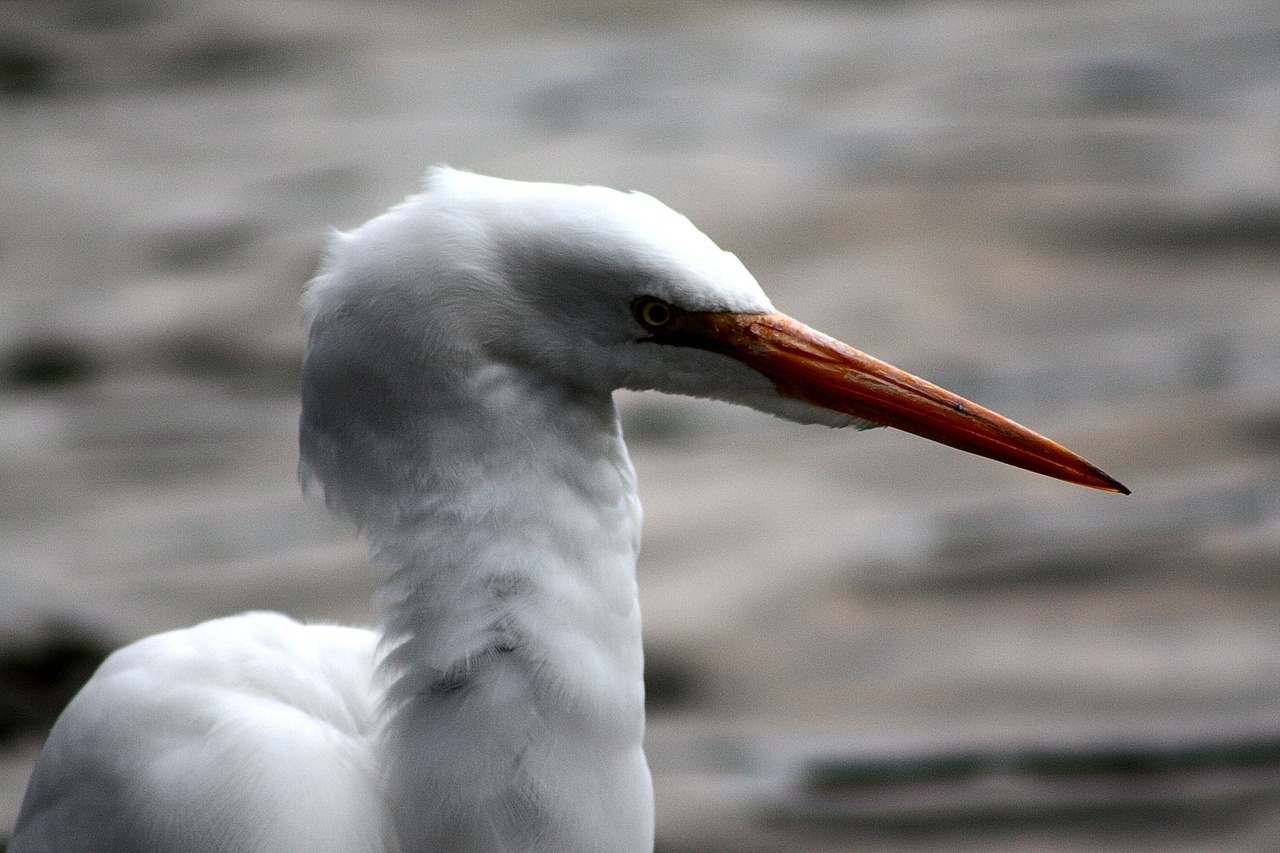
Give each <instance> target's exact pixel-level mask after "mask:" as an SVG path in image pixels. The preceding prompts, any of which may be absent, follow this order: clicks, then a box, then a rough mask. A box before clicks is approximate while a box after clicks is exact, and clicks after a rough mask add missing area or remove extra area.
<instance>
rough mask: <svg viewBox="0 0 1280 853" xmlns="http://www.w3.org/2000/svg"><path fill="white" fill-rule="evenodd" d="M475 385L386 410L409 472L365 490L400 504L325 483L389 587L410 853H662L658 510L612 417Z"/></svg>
mask: <svg viewBox="0 0 1280 853" xmlns="http://www.w3.org/2000/svg"><path fill="white" fill-rule="evenodd" d="M456 375H457V374H455V376H456ZM462 376H463V380H464V381H461V382H458V383H457V384H458V385H461V386H462V387H448V388H441V387H439V386H438V385H437V386H436V387H432V388H429V389H427V388H417V389H414V390H413V393H412V394H411V395H405V396H412V397H413V398H414V400H413V402H412V403H410V402H409V401H408V400H397V401H394V402H392V401H386V400H384V401H383V403H384V404H389V405H390V407H394V408H395V409H396V410H403V409H402V407H404V406H409V407H410V408H411V409H412V410H413V416H412V417H410V418H408V419H405V420H400V421H397V424H398V425H397V426H396V428H395V430H392V429H391V428H385V429H384V433H383V434H384V436H386V437H387V447H390V448H392V450H391V451H390V452H392V453H401V454H403V456H402V457H401V458H400V459H399V460H395V462H394V464H393V465H392V466H390V467H386V468H385V469H384V470H385V471H386V472H387V474H386V476H385V477H383V482H381V483H380V484H378V483H376V482H374V480H376V479H377V478H376V477H373V476H372V475H368V474H366V475H362V476H361V478H359V479H358V482H359V485H360V489H361V491H362V492H364V493H367V492H369V491H370V488H371V487H373V491H375V492H378V491H381V493H382V495H381V497H379V498H378V499H376V500H369V498H368V497H367V494H361V495H357V496H354V497H352V498H351V499H350V500H348V499H347V498H345V497H344V496H343V495H342V494H340V493H339V494H336V495H335V494H333V491H334V486H335V483H333V482H326V486H327V487H328V489H329V492H330V495H329V496H330V498H331V500H335V501H336V502H338V503H339V504H344V503H346V504H351V505H356V506H359V507H361V508H362V509H361V510H360V511H359V513H358V517H359V520H360V521H361V522H362V523H363V525H364V526H365V527H366V529H367V530H368V532H369V533H370V535H371V538H372V539H373V540H374V545H375V548H376V555H377V556H376V561H377V563H378V564H379V565H380V567H381V568H383V569H384V570H385V571H386V572H387V579H386V581H385V582H384V584H383V586H382V588H381V589H380V597H381V600H382V603H383V606H384V630H385V642H386V644H387V647H388V648H390V649H392V651H391V652H390V654H389V655H388V657H387V661H386V663H385V664H384V666H385V667H386V668H387V669H388V671H389V674H390V676H391V678H392V680H393V681H392V683H393V686H392V688H391V690H390V692H389V695H388V699H387V703H388V708H387V713H388V715H389V724H388V728H387V732H386V735H385V750H386V753H385V755H386V764H387V769H388V772H389V778H388V784H389V788H390V793H391V797H392V800H393V803H394V805H395V809H396V814H395V820H396V823H397V829H398V832H399V835H400V842H401V846H402V849H403V850H404V851H406V853H408V851H432V853H440V851H472V853H479V852H480V851H499V850H501V851H508V850H510V851H516V850H519V851H541V850H546V851H551V850H555V851H579V850H580V851H597V852H598V851H611V850H617V851H628V853H635V851H647V850H649V849H651V847H652V843H653V805H652V788H651V783H650V778H649V771H648V767H647V765H646V763H645V759H644V754H643V752H642V739H643V734H644V686H643V680H642V670H643V661H642V649H641V639H640V611H639V604H638V601H637V598H636V584H635V559H636V552H637V549H638V546H639V531H640V507H639V502H638V500H637V498H636V492H635V475H634V472H633V470H632V468H631V463H630V460H629V459H628V457H627V453H626V447H625V445H624V444H623V442H622V437H621V433H620V430H619V426H618V421H617V415H616V412H615V410H614V407H613V402H612V400H611V399H610V398H609V397H608V396H601V395H582V394H577V393H575V392H573V391H571V390H569V389H567V388H564V387H562V386H557V385H548V384H538V383H536V382H534V381H531V380H529V378H528V377H527V376H525V375H523V374H520V373H518V372H516V371H514V370H510V369H507V368H501V367H496V366H491V367H485V368H481V369H477V370H474V371H471V372H463V374H462ZM347 378H348V379H349V378H350V377H347ZM355 393H358V392H355ZM397 396H400V395H399V394H397ZM433 412H434V413H436V416H434V417H433ZM371 417H377V415H376V413H375V414H371ZM305 424H306V421H305V417H304V434H305V431H306V427H305ZM384 427H385V425H384ZM360 432H361V433H363V434H369V433H370V431H369V430H361V431H360ZM304 446H305V442H304ZM364 452H365V453H368V451H367V450H366V451H364ZM387 452H388V451H387V450H386V448H384V449H383V451H382V452H381V453H380V454H377V455H382V456H386V455H387ZM392 471H394V474H392V473H390V472H392ZM342 479H343V478H341V477H339V478H338V484H337V485H338V488H339V489H340V488H341V482H342ZM347 479H351V478H347ZM388 479H389V480H390V481H389V482H388V481H387V480H388ZM360 516H362V517H360Z"/></svg>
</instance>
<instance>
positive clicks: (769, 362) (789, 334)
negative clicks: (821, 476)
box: [655, 312, 1129, 495]
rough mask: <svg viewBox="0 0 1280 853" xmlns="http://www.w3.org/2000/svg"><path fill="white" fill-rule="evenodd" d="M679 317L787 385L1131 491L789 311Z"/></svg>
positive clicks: (1054, 471) (887, 421) (923, 431)
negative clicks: (806, 322) (834, 336)
mask: <svg viewBox="0 0 1280 853" xmlns="http://www.w3.org/2000/svg"><path fill="white" fill-rule="evenodd" d="M673 320H674V322H673V323H672V327H671V329H670V332H669V334H670V335H671V337H672V338H673V339H676V340H678V341H679V343H682V344H684V345H687V346H698V347H701V348H704V349H709V350H713V351H715V352H720V353H724V354H725V355H729V356H732V357H733V358H736V359H738V360H739V361H741V362H743V363H744V364H747V365H749V366H751V367H752V368H754V369H756V370H758V371H759V372H761V373H763V374H764V375H765V376H768V377H769V378H770V379H772V380H773V382H774V384H775V385H776V386H777V389H778V393H780V394H783V395H786V396H788V397H794V398H796V399H799V400H803V401H805V402H807V403H812V404H813V405H815V406H821V407H822V408H824V409H831V410H833V411H837V412H841V413H843V414H846V415H851V416H852V417H855V418H860V419H862V420H866V421H871V422H873V423H876V424H882V425H884V426H891V427H895V428H897V429H900V430H904V431H905V432H910V433H914V434H916V435H918V436H921V437H922V438H927V439H930V440H931V441H936V442H939V443H941V444H945V445H948V446H950V447H954V448H957V449H958V450H965V451H968V452H969V453H976V454H977V455H979V456H985V457H987V458H988V459H995V460H997V461H999V462H1004V463H1007V464H1009V465H1014V466H1016V467H1018V468H1025V469H1026V470H1028V471H1034V472H1036V473H1038V474H1044V475H1046V476H1049V477H1055V478H1057V479H1059V480H1065V481H1067V482H1068V483H1078V484H1079V485H1082V486H1089V487H1090V488H1094V489H1103V490H1105V491H1108V492H1120V493H1121V494H1125V495H1127V494H1129V490H1128V489H1127V488H1125V486H1124V485H1123V484H1121V483H1120V482H1119V481H1118V480H1115V479H1114V478H1112V477H1110V476H1108V475H1107V474H1105V473H1104V472H1103V471H1102V470H1101V469H1099V468H1097V467H1096V466H1094V465H1092V464H1090V463H1089V462H1087V461H1085V460H1084V459H1082V458H1080V457H1079V456H1077V455H1076V454H1074V453H1072V452H1071V451H1070V450H1067V449H1066V448H1065V447H1063V446H1062V445H1060V444H1058V443H1057V442H1054V441H1050V440H1049V439H1047V438H1045V437H1044V436H1042V435H1039V434H1038V433H1035V432H1032V431H1031V430H1029V429H1027V428H1026V427H1024V426H1021V425H1019V424H1016V423H1014V422H1013V421H1011V420H1009V419H1008V418H1006V417H1003V416H1002V415H998V414H996V413H995V412H992V411H990V410H988V409H984V408H983V407H982V406H979V405H978V404H976V403H971V402H969V401H968V400H966V399H964V398H963V397H959V396H957V395H955V394H952V393H951V392H950V391H947V390H946V389H944V388H939V387H938V386H937V385H934V384H932V383H931V382H926V381H925V380H923V379H920V378H919V377H916V376H912V375H911V374H910V373H907V372H905V371H902V370H899V369H898V368H896V367H894V366H893V365H890V364H886V363H885V362H883V361H880V360H879V359H875V358H872V357H871V356H869V355H867V354H866V353H863V352H859V351H858V350H856V349H854V348H853V347H851V346H848V345H846V344H842V343H840V341H837V340H835V339H834V338H830V337H828V336H826V335H824V334H822V333H821V332H818V331H815V330H813V329H811V328H809V327H808V326H806V325H804V324H803V323H800V322H798V321H796V320H793V319H791V318H790V317H788V316H786V315H785V314H778V313H774V314H735V313H698V312H681V313H680V314H679V316H678V317H675V318H673ZM657 337H658V336H657V335H655V338H657ZM673 342H674V340H673Z"/></svg>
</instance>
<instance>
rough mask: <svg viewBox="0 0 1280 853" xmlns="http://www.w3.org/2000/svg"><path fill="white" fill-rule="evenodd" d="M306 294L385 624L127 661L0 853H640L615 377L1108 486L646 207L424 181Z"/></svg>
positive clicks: (61, 729) (648, 807)
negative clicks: (810, 317)
mask: <svg viewBox="0 0 1280 853" xmlns="http://www.w3.org/2000/svg"><path fill="white" fill-rule="evenodd" d="M306 304H307V312H308V315H309V318H310V337H309V343H308V347H307V354H306V360H305V363H304V368H303V379H302V401H303V410H302V418H301V473H302V477H303V479H304V481H306V482H316V483H318V484H319V485H320V486H322V487H323V490H324V494H325V497H326V499H327V502H328V504H329V505H330V506H331V507H332V508H333V509H334V510H336V511H338V512H341V513H343V514H345V515H346V516H348V517H350V518H351V519H353V520H354V521H355V522H356V523H357V524H358V525H359V527H360V528H361V529H362V530H363V531H364V533H365V534H366V536H367V537H368V539H369V540H370V542H371V545H372V548H373V553H374V562H375V564H376V566H377V568H378V569H379V570H380V571H381V572H382V575H383V578H384V580H383V582H382V585H381V587H380V595H379V599H380V604H381V607H382V613H383V617H382V623H381V630H380V631H378V632H374V631H368V630H358V629H353V628H339V627H332V626H321V625H303V624H299V623H297V622H295V621H293V620H291V619H289V618H286V617H285V616H281V615H279V614H268V613H251V614H247V615H241V616H232V617H228V618H223V619H215V620H213V621H209V622H205V623H203V624H201V625H197V626H195V627H193V628H188V629H184V630H178V631H172V632H169V633H164V634H159V635H156V636H152V637H149V638H146V639H143V640H140V641H138V642H136V643H134V644H132V645H130V646H128V647H126V648H123V649H121V650H119V651H117V652H116V653H114V654H113V655H111V656H110V657H109V658H108V659H107V661H106V662H105V663H103V665H102V667H101V668H100V669H99V670H98V672H97V673H96V674H95V675H94V676H93V678H92V679H91V680H90V681H89V682H88V684H87V685H86V686H85V687H84V689H83V690H81V692H80V693H79V694H78V695H77V696H76V698H75V699H74V700H73V701H72V702H71V704H70V705H69V706H68V708H67V709H66V711H65V712H64V713H63V714H62V716H61V718H60V719H59V720H58V722H57V723H56V725H55V726H54V727H53V730H52V732H51V733H50V735H49V739H48V742H47V743H46V745H45V747H44V750H43V752H42V753H41V755H40V758H39V760H38V762H37V765H36V768H35V772H34V774H33V776H32V779H31V783H30V786H29V788H28V790H27V794H26V798H25V799H24V802H23V804H22V809H21V814H20V816H19V819H18V825H17V828H16V832H15V835H14V837H13V839H12V843H11V846H10V851H11V853H33V851H39V853H81V851H110V852H111V853H159V851H172V853H206V852H207V853H213V851H225V853H231V851H235V853H241V851H263V853H266V851H271V853H290V851H298V853H303V852H304V851H305V853H317V851H344V853H353V852H354V851H369V853H373V852H374V851H378V853H386V852H387V851H399V853H443V852H444V851H467V853H484V851H526V853H527V851H584V852H585V851H590V853H605V851H628V853H635V851H645V850H649V849H651V847H652V844H653V796H652V786H651V782H650V776H649V769H648V766H647V764H646V762H645V757H644V753H643V752H642V749H641V739H642V735H643V732H644V686H643V682H642V660H641V658H642V655H641V641H640V611H639V606H638V604H637V599H636V579H635V564H636V554H637V549H638V548H639V543H640V504H639V502H638V500H637V498H636V482H635V476H634V473H633V471H632V467H631V463H630V461H629V460H628V457H627V451H626V447H625V446H624V444H623V440H622V434H621V430H620V428H619V423H618V416H617V413H616V411H615V409H614V405H613V401H612V396H611V395H612V392H613V391H614V390H615V389H618V388H631V389H657V390H661V391H666V392H672V393H678V394H689V395H694V396H699V397H711V398H716V399H720V400H727V401H731V402H734V403H741V404H745V405H748V406H751V407H754V408H756V409H760V410H762V411H765V412H770V413H772V414H775V415H778V416H781V417H783V418H786V419H789V420H792V421H798V422H801V423H819V424H826V425H828V426H846V425H853V426H857V427H867V426H874V425H888V426H893V427H897V428H899V429H903V430H907V431H909V432H913V433H916V434H918V435H921V436H924V437H926V438H930V439H933V440H935V441H940V442H943V443H945V444H949V445H951V446H953V447H957V448H960V449H963V450H967V451H970V452H973V453H978V454H981V455H984V456H988V457H991V458H993V459H997V460H1000V461H1003V462H1007V463H1010V464H1013V465H1017V466H1019V467H1022V468H1026V469H1029V470H1032V471H1037V472H1040V473H1042V474H1047V475H1049V476H1053V477H1057V478H1059V479H1063V480H1067V481H1071V482H1075V483H1080V484H1083V485H1087V486H1092V487H1095V488H1099V489H1105V490H1110V491H1117V492H1127V490H1126V489H1125V488H1124V486H1122V485H1121V484H1120V483H1118V482H1117V481H1115V480H1113V479H1111V478H1110V477H1109V476H1107V475H1106V474H1104V473H1102V472H1101V471H1100V470H1098V469H1097V468H1095V467H1094V466H1092V465H1090V464H1089V463H1088V462H1085V461H1084V460H1083V459H1081V458H1080V457H1078V456H1076V455H1075V454H1073V453H1071V452H1070V451H1068V450H1066V449H1065V448H1062V447H1060V446H1059V445H1057V444H1055V443H1053V442H1052V441H1049V440H1048V439H1046V438H1043V437H1041V436H1039V435H1036V434H1035V433H1033V432H1031V431H1029V430H1027V429H1024V428H1023V427H1020V426H1018V425H1017V424H1014V423H1013V422H1011V421H1009V420H1006V419H1004V418H1002V417H1001V416H999V415H996V414H994V413H992V412H989V411H987V410H986V409H983V408H981V407H980V406H977V405H975V404H973V403H970V402H968V401H966V400H963V399H961V398H959V397H957V396H955V395H953V394H951V393H949V392H947V391H944V390H942V389H940V388H938V387H936V386H933V385H931V384H929V383H927V382H924V381H923V380H920V379H917V378H916V377H913V376H911V375H909V374H906V373H904V372H902V371H899V370H897V369H896V368H893V367H891V366H889V365H887V364H884V363H883V362H879V361H876V360H875V359H872V358H870V357H869V356H866V355H864V354H862V353H860V352H858V351H857V350H854V349H853V348H851V347H848V346H845V345H844V344H841V343H839V342H838V341H835V340H833V339H831V338H829V337H826V336H825V335H822V334H820V333H818V332H815V331H813V330H812V329H810V328H808V327H806V326H804V325H802V324H800V323H799V322H797V321H795V320H792V319H790V318H788V317H786V316H784V315H782V314H779V313H777V312H776V311H775V310H774V308H773V306H772V305H771V304H770V302H769V300H768V298H767V297H766V296H765V295H764V293H763V292H762V291H761V289H760V287H759V286H758V285H757V284H756V282H755V280H754V279H753V278H752V276H751V275H750V273H748V272H747V270H746V269H745V268H744V267H743V266H742V264H741V263H740V262H739V261H738V259H737V258H735V257H734V256H733V255H731V254H729V253H727V252H725V251H723V250H721V249H719V248H718V247H717V246H716V245H715V244H714V243H713V242H712V241H711V240H710V239H708V238H707V237H706V236H705V235H703V234H702V233H701V232H700V231H698V230H697V229H696V228H695V227H694V226H693V225H692V224H691V223H690V222H689V221H688V220H687V219H685V218H684V217H682V216H680V215H679V214H677V213H675V212H674V211H672V210H671V209H670V208H667V207H665V206H664V205H662V204H661V203H660V202H658V201H656V200H654V199H653V198H651V197H649V196H646V195H642V194H639V193H621V192H617V191H614V190H609V189H604V188H601V187H577V186H564V185H557V184H539V183H521V182H514V181H506V180H499V179H495V178H488V177H482V176H479V175H474V174H469V173H464V172H459V171H452V170H449V169H444V168H440V169H436V170H434V171H433V172H432V173H431V174H430V176H429V179H428V182H427V186H426V189H425V191H424V192H422V193H421V194H419V195H415V196H412V197H410V198H409V199H407V200H406V201H404V202H403V203H401V204H399V205H397V206H396V207H394V208H392V209H391V210H390V211H388V212H387V213H384V214H383V215H381V216H378V217H376V218H374V219H373V220H371V221H370V222H368V223H367V224H365V225H363V226H361V227H360V228H357V229H356V230H354V231H352V232H350V233H347V234H342V235H339V236H337V237H336V238H335V239H334V242H333V246H332V249H331V253H330V256H329V259H328V261H327V263H326V265H325V267H324V269H323V270H322V271H321V273H320V274H319V276H318V277H317V278H316V279H315V281H314V282H313V283H312V285H311V287H310V289H309V292H308V294H307V299H306Z"/></svg>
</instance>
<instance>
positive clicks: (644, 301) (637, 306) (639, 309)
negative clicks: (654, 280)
mask: <svg viewBox="0 0 1280 853" xmlns="http://www.w3.org/2000/svg"><path fill="white" fill-rule="evenodd" d="M631 310H632V311H634V312H635V315H636V319H637V320H639V321H640V325H641V326H644V327H645V328H646V329H661V328H662V327H664V326H669V325H671V323H672V321H674V320H675V318H676V314H675V310H674V309H672V307H671V306H670V305H668V304H667V303H665V302H663V301H662V300H661V299H654V298H653V297H652V296H642V297H641V298H639V299H637V300H636V301H635V302H634V303H632V305H631Z"/></svg>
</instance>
